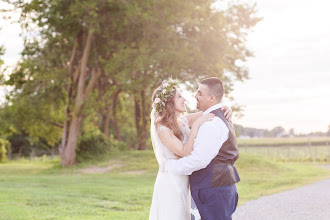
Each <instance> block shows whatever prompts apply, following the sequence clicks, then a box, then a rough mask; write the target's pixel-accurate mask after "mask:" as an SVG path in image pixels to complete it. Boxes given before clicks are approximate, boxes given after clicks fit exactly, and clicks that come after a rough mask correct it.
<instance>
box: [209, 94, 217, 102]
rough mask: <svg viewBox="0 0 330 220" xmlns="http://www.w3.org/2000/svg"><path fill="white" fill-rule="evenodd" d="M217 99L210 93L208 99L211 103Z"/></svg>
mask: <svg viewBox="0 0 330 220" xmlns="http://www.w3.org/2000/svg"><path fill="white" fill-rule="evenodd" d="M216 100H217V98H216V97H215V96H214V95H211V97H210V101H211V102H212V103H213V102H215V101H216Z"/></svg>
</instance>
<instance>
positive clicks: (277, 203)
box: [233, 179, 330, 220]
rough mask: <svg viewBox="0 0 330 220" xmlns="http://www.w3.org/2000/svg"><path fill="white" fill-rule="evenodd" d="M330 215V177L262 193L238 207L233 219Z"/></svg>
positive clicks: (275, 218)
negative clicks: (304, 184) (296, 186)
mask: <svg viewBox="0 0 330 220" xmlns="http://www.w3.org/2000/svg"><path fill="white" fill-rule="evenodd" d="M245 219H249V220H250V219H251V220H259V219H260V220H268V219H269V220H273V219H274V220H277V219H280V220H286V219H290V220H291V219H299V220H303V219H306V220H307V219H308V220H310V219H318V220H319V219H324V220H326V219H327V220H328V219H330V179H327V180H322V181H319V182H316V183H313V184H310V185H306V186H303V187H300V188H298V189H293V190H289V191H284V192H281V193H278V194H274V195H269V196H263V197H260V198H258V199H256V200H252V201H249V202H247V203H246V204H244V205H242V206H240V207H238V208H237V210H236V212H235V213H234V215H233V220H245Z"/></svg>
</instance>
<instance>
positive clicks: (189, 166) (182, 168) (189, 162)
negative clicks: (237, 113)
mask: <svg viewBox="0 0 330 220" xmlns="http://www.w3.org/2000/svg"><path fill="white" fill-rule="evenodd" d="M228 136H229V130H228V128H227V126H226V124H225V123H224V122H223V121H222V120H221V119H220V118H218V117H214V119H213V120H212V121H209V122H205V123H204V124H202V125H201V126H200V127H199V130H198V134H197V137H196V140H195V143H194V150H193V151H192V152H191V154H190V155H189V156H187V157H183V158H181V159H179V160H168V161H167V163H166V165H165V166H166V170H167V171H168V172H171V173H175V174H179V175H191V174H192V173H193V172H194V171H197V170H200V169H203V168H205V167H206V166H207V165H208V164H209V163H210V162H211V161H212V159H213V158H214V157H215V156H216V155H217V154H218V152H219V150H220V148H221V146H222V144H223V143H224V142H225V141H226V140H227V139H228Z"/></svg>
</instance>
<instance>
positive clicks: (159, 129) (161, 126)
mask: <svg viewBox="0 0 330 220" xmlns="http://www.w3.org/2000/svg"><path fill="white" fill-rule="evenodd" d="M164 130H168V131H171V129H169V128H168V127H166V126H165V125H162V124H160V123H159V124H158V125H157V131H158V132H160V131H164Z"/></svg>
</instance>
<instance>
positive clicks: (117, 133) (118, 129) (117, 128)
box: [111, 89, 123, 141]
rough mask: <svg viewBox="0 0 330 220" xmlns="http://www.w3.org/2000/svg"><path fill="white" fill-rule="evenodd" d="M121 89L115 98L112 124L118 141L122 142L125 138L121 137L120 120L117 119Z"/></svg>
mask: <svg viewBox="0 0 330 220" xmlns="http://www.w3.org/2000/svg"><path fill="white" fill-rule="evenodd" d="M120 91H121V90H120V89H118V90H117V91H116V93H115V95H114V97H113V105H112V120H111V122H112V124H113V126H114V128H115V132H116V139H117V140H118V141H122V140H123V138H122V136H121V132H120V128H119V125H118V119H117V103H118V95H119V93H120Z"/></svg>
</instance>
